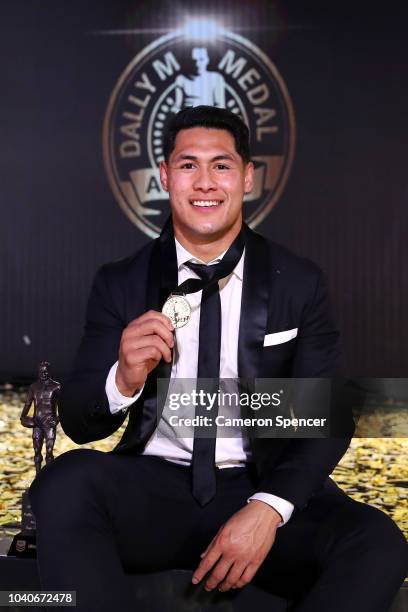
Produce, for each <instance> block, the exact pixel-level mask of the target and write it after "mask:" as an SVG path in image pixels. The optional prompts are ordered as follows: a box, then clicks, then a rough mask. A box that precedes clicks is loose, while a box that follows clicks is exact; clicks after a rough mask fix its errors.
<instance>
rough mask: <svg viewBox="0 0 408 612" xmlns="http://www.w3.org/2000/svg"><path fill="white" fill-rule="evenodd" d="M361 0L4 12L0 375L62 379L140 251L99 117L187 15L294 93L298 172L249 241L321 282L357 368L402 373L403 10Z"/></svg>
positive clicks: (407, 171)
mask: <svg viewBox="0 0 408 612" xmlns="http://www.w3.org/2000/svg"><path fill="white" fill-rule="evenodd" d="M200 6H201V8H200ZM365 6H366V5H365V4H364V5H363V3H361V7H360V8H359V7H358V5H357V8H356V6H355V5H354V6H353V8H350V9H347V8H345V5H344V3H341V4H340V3H338V4H337V3H335V2H334V3H325V4H324V5H317V4H314V3H309V2H308V3H305V2H298V3H294V2H293V3H288V2H262V1H256V0H251V2H241V3H238V2H219V1H218V2H211V1H208V0H207V1H206V2H203V3H200V2H198V1H197V2H195V3H194V4H193V3H191V2H184V3H183V2H173V1H172V2H151V3H148V6H147V7H146V6H142V3H139V2H128V1H118V0H111V1H104V2H93V1H92V2H91V1H90V2H71V1H67V0H54V1H52V2H51V1H40V0H38V1H31V2H30V1H26V2H22V1H17V2H16V1H12V0H10V1H7V0H5V1H3V2H2V3H1V5H0V13H1V14H0V28H1V30H0V32H1V39H0V42H1V49H0V53H1V55H0V57H1V65H2V71H1V74H2V82H1V98H0V105H1V133H2V138H1V145H0V167H1V183H0V194H1V227H0V257H1V262H2V269H1V276H0V283H1V299H0V325H1V337H0V351H1V355H0V381H1V380H3V381H20V380H26V379H29V378H30V377H32V376H34V375H35V373H36V368H37V363H38V361H39V360H41V359H48V360H49V361H51V363H52V373H53V375H54V376H55V377H56V378H58V377H63V376H64V375H65V374H66V373H67V371H68V369H69V367H70V363H71V360H72V357H73V354H74V351H75V348H76V346H77V344H78V341H79V338H80V335H81V330H82V326H83V318H84V308H85V303H86V298H87V294H88V291H89V288H90V284H91V281H92V277H93V275H94V273H95V270H96V269H97V267H98V266H99V265H100V264H102V263H104V262H106V261H111V260H113V259H117V258H120V257H123V256H126V255H128V254H129V253H131V252H133V251H135V250H137V249H138V248H139V247H140V246H142V245H143V244H144V243H145V242H146V241H147V240H148V238H147V236H145V235H144V234H143V233H142V232H140V231H139V230H138V229H137V228H136V227H135V226H133V225H132V224H131V222H130V221H128V219H127V218H126V216H125V215H124V213H123V212H122V211H121V209H120V208H119V205H118V204H117V203H116V201H115V199H114V197H113V195H112V193H111V191H110V188H109V186H108V182H107V178H106V175H105V171H104V167H103V161H102V144H101V140H102V122H103V117H104V114H105V110H106V106H107V102H108V99H109V96H110V94H111V91H112V89H113V87H114V85H115V83H116V81H117V79H118V77H119V75H120V74H121V73H122V71H123V70H124V68H125V67H126V65H127V64H128V63H129V62H130V60H131V59H132V58H133V57H134V55H135V54H136V53H137V52H138V51H139V50H140V49H142V48H143V47H144V46H145V45H146V44H148V43H149V42H151V41H152V40H154V39H156V38H158V37H159V36H160V35H161V34H163V33H165V31H167V30H169V29H173V28H175V27H179V26H180V25H181V24H183V22H184V20H185V18H186V17H188V16H190V17H197V16H200V17H204V16H207V17H214V18H216V19H217V20H218V21H221V22H222V23H223V25H224V26H225V27H227V28H229V29H231V30H234V31H236V32H238V33H240V34H242V35H243V36H245V37H246V38H248V39H250V40H252V41H253V42H254V43H255V44H257V45H258V46H259V47H260V48H261V49H262V50H263V51H265V52H266V53H267V54H268V55H269V56H270V57H271V59H272V61H273V62H274V63H275V65H276V66H277V68H278V70H279V71H280V73H281V74H282V76H283V78H284V80H285V82H286V84H287V86H288V89H289V92H290V95H291V97H292V101H293V105H294V109H295V116H296V122H297V145H296V152H295V161H294V165H293V168H292V172H291V175H290V178H289V181H288V184H287V186H286V189H285V191H284V193H283V195H282V196H281V198H280V201H279V202H278V204H277V205H276V206H275V208H274V209H273V211H272V213H271V214H270V215H269V217H268V218H267V219H266V220H265V221H264V222H263V223H262V224H261V225H260V226H258V228H257V229H258V231H260V232H261V233H264V234H265V235H268V236H270V237H271V238H273V239H274V240H276V241H278V242H280V243H282V244H285V245H286V246H288V247H290V248H292V249H293V250H295V251H296V252H298V253H300V254H302V255H305V256H308V257H311V258H312V259H314V260H315V261H316V262H317V263H319V264H320V265H321V266H322V267H323V269H324V270H325V271H326V273H327V275H328V277H329V282H330V288H331V293H332V300H333V302H334V305H335V308H336V312H337V318H338V321H339V326H340V329H341V331H342V334H343V339H344V345H345V349H346V356H347V362H348V368H349V373H350V374H352V375H353V376H355V377H359V376H369V377H375V376H382V377H399V376H401V377H406V376H407V375H408V374H407V371H408V367H407V364H408V322H407V317H406V315H405V312H406V310H407V305H408V299H407V298H408V283H407V280H406V269H407V259H408V253H407V247H406V236H407V234H408V232H407V230H408V222H407V217H408V213H407V204H408V203H407V195H408V181H407V175H408V166H407V155H406V149H407V143H408V141H407V131H408V130H407V108H408V87H407V68H408V61H407V59H408V58H407V48H408V43H407V42H406V41H407V36H406V23H407V19H406V17H407V15H406V14H405V13H406V11H403V9H402V8H401V6H400V5H399V6H398V8H396V7H393V5H392V4H390V3H387V4H383V3H382V4H381V5H380V4H378V6H377V7H376V6H375V5H372V4H371V5H370V6H369V8H365ZM132 28H137V29H145V31H144V32H138V33H135V34H122V35H106V34H105V35H103V34H101V33H100V31H101V30H108V29H109V30H118V29H132ZM25 335H26V336H28V337H29V338H30V340H31V343H30V344H26V343H25V342H24V340H23V336H25Z"/></svg>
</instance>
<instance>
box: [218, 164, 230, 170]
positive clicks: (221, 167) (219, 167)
mask: <svg viewBox="0 0 408 612" xmlns="http://www.w3.org/2000/svg"><path fill="white" fill-rule="evenodd" d="M215 167H216V168H217V170H228V166H226V165H225V164H217V165H216V166H215Z"/></svg>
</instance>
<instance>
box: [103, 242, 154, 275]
mask: <svg viewBox="0 0 408 612" xmlns="http://www.w3.org/2000/svg"><path fill="white" fill-rule="evenodd" d="M154 244H155V240H150V241H149V242H148V243H147V244H145V245H144V246H143V247H141V248H140V249H139V250H137V251H136V252H135V253H132V254H131V255H128V256H127V257H122V258H120V259H116V260H114V261H110V262H108V263H104V264H102V265H101V266H100V268H99V269H98V271H97V275H99V276H103V277H104V278H105V279H106V280H108V281H119V282H120V281H126V280H127V279H128V278H129V276H133V275H145V274H146V273H147V270H148V265H149V261H150V257H151V253H152V250H153V246H154Z"/></svg>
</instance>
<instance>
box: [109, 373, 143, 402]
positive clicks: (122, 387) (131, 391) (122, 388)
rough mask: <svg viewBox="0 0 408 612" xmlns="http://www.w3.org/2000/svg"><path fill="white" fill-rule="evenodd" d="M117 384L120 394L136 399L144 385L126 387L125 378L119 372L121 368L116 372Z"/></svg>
mask: <svg viewBox="0 0 408 612" xmlns="http://www.w3.org/2000/svg"><path fill="white" fill-rule="evenodd" d="M115 384H116V388H117V390H118V391H119V393H120V394H121V395H124V396H125V397H134V396H135V395H136V394H137V393H139V391H140V389H141V388H142V387H143V385H140V386H138V387H129V386H128V385H126V383H125V382H124V381H123V378H122V376H121V374H120V372H119V368H118V369H117V370H116V376H115Z"/></svg>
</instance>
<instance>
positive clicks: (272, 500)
mask: <svg viewBox="0 0 408 612" xmlns="http://www.w3.org/2000/svg"><path fill="white" fill-rule="evenodd" d="M251 499H258V500H259V501H262V502H265V504H268V505H269V506H272V508H274V509H275V510H276V511H277V512H279V514H280V515H281V517H282V521H281V522H280V523H279V525H278V527H282V526H283V525H285V523H287V522H288V520H289V519H290V517H291V516H292V512H293V510H294V509H295V506H294V505H293V504H291V503H290V502H289V501H287V500H286V499H282V498H281V497H278V496H277V495H272V493H262V492H261V493H254V495H251V497H249V498H248V499H247V502H250V501H251Z"/></svg>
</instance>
